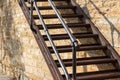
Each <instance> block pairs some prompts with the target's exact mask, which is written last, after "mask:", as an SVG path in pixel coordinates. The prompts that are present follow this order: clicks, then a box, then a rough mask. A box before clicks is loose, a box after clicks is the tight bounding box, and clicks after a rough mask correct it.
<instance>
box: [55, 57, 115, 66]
mask: <svg viewBox="0 0 120 80" xmlns="http://www.w3.org/2000/svg"><path fill="white" fill-rule="evenodd" d="M76 60H77V66H78V65H90V64H106V63H116V62H117V60H116V59H111V58H108V57H107V56H101V57H90V58H77V59H76ZM62 61H63V63H64V65H65V66H66V67H70V66H72V59H64V60H62ZM55 62H56V64H57V66H58V67H61V66H60V64H59V62H58V60H55Z"/></svg>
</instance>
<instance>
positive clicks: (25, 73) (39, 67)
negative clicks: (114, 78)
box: [0, 0, 120, 80]
mask: <svg viewBox="0 0 120 80" xmlns="http://www.w3.org/2000/svg"><path fill="white" fill-rule="evenodd" d="M76 1H77V2H78V3H79V5H80V6H81V7H82V8H83V9H84V11H85V12H86V13H87V14H88V15H89V17H90V19H91V20H92V21H93V22H94V23H95V25H96V26H97V27H98V28H99V29H100V31H101V32H102V33H103V34H104V35H105V37H106V38H107V39H108V41H109V42H110V43H111V44H112V45H113V47H115V49H116V50H118V52H119V51H120V48H119V47H120V39H119V35H120V26H119V25H120V19H119V17H120V12H119V8H120V4H119V3H120V1H119V0H111V1H110V0H76ZM56 4H57V5H58V4H59V5H61V4H60V3H56ZM40 5H47V4H46V3H45V4H40ZM42 13H43V14H46V13H53V11H51V12H50V11H46V12H44V11H42ZM60 13H71V11H69V12H68V11H67V12H64V11H62V10H61V11H60ZM35 14H36V13H35ZM0 15H1V16H0V63H1V64H0V71H1V72H2V73H4V74H7V75H9V76H12V77H19V75H20V74H21V76H20V77H21V80H53V79H52V76H51V74H50V71H49V69H48V67H47V65H46V62H45V60H44V58H43V55H42V54H41V51H40V50H39V48H38V45H37V43H36V40H35V39H34V36H33V34H32V32H31V30H30V28H29V25H28V23H27V21H26V19H25V17H24V14H23V12H22V10H21V8H20V7H19V5H18V2H17V0H1V2H0ZM70 20H71V19H70ZM70 20H68V19H65V21H66V22H70ZM36 22H37V23H38V21H36ZM45 22H46V23H47V24H48V23H49V24H51V23H53V22H55V23H56V22H58V23H60V22H59V20H58V19H54V21H51V20H45ZM71 22H78V19H76V20H73V21H71ZM83 30H84V29H82V30H81V31H83ZM71 31H72V32H76V31H79V29H71ZM41 32H42V34H45V33H44V32H43V31H41ZM61 32H62V33H65V30H62V29H57V30H51V31H50V34H60V33H61ZM83 41H84V40H79V43H80V42H83ZM87 41H88V43H91V40H87ZM65 44H71V43H70V41H68V40H61V43H60V42H59V41H58V42H57V41H55V45H57V46H58V45H65ZM47 45H50V44H49V42H48V44H47ZM87 53H89V54H87ZM96 53H97V54H98V55H99V54H101V52H99V53H98V51H96ZM65 55H66V56H64V55H61V57H62V58H70V57H72V56H71V55H68V54H67V53H66V54H65ZM89 56H96V55H95V54H93V52H92V51H90V52H87V51H86V52H80V54H79V53H77V57H89ZM55 59H56V57H55ZM107 66H109V65H104V66H103V65H98V66H95V65H89V66H83V67H82V66H80V67H78V68H79V72H85V71H94V70H102V68H104V67H106V68H107ZM109 68H110V67H109ZM68 70H69V72H72V70H71V68H69V69H68ZM118 80H119V79H118Z"/></svg>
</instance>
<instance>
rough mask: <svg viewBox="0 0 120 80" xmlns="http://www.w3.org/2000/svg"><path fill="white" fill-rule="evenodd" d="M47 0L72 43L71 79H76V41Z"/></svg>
mask: <svg viewBox="0 0 120 80" xmlns="http://www.w3.org/2000/svg"><path fill="white" fill-rule="evenodd" d="M48 2H49V3H50V5H51V7H52V9H53V10H54V12H55V13H56V15H57V17H58V18H59V20H60V21H61V23H62V25H63V27H64V28H65V30H66V32H67V34H68V35H69V37H70V40H71V43H72V53H73V75H72V78H73V80H76V47H77V46H78V42H77V40H76V39H75V37H74V36H73V35H72V33H71V32H70V30H69V28H68V25H66V23H65V21H64V20H63V18H62V16H61V15H60V14H59V12H58V11H57V8H56V7H55V5H54V4H53V2H52V0H48Z"/></svg>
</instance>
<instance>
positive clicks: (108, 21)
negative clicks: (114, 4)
mask: <svg viewBox="0 0 120 80" xmlns="http://www.w3.org/2000/svg"><path fill="white" fill-rule="evenodd" d="M89 2H90V3H91V4H92V6H94V8H95V9H96V10H97V11H98V13H99V14H100V15H102V17H103V18H104V19H105V20H106V22H107V23H108V24H109V26H110V29H111V39H112V46H113V47H115V42H114V41H115V40H114V32H117V34H118V39H119V38H120V31H119V30H118V29H117V28H116V27H115V26H114V24H113V23H112V22H111V21H110V20H109V19H108V18H107V17H106V16H105V14H104V13H103V12H102V11H101V10H100V9H99V8H98V7H97V6H96V5H95V3H94V2H93V1H92V0H89ZM83 9H84V11H85V13H87V14H88V15H89V10H88V8H87V6H86V5H85V6H84V7H83ZM89 17H90V15H89Z"/></svg>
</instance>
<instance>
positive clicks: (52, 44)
mask: <svg viewBox="0 0 120 80" xmlns="http://www.w3.org/2000/svg"><path fill="white" fill-rule="evenodd" d="M29 2H30V3H31V10H32V11H31V20H30V21H31V29H33V28H32V19H33V18H32V16H33V6H34V7H35V9H36V11H37V14H38V17H39V20H40V21H41V23H42V26H43V29H44V31H45V32H46V35H47V38H48V40H49V41H50V44H51V46H52V48H53V50H54V52H55V55H56V57H57V59H58V62H59V63H60V66H61V67H62V70H63V72H64V73H65V76H66V79H67V80H70V77H69V75H68V72H67V69H66V67H65V66H64V64H63V62H62V59H61V57H60V55H59V53H58V50H57V49H56V47H55V44H54V42H53V40H52V38H51V35H50V34H49V32H48V29H47V27H46V25H45V22H44V20H43V17H42V15H41V13H40V11H39V9H38V6H37V3H36V0H29Z"/></svg>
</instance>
